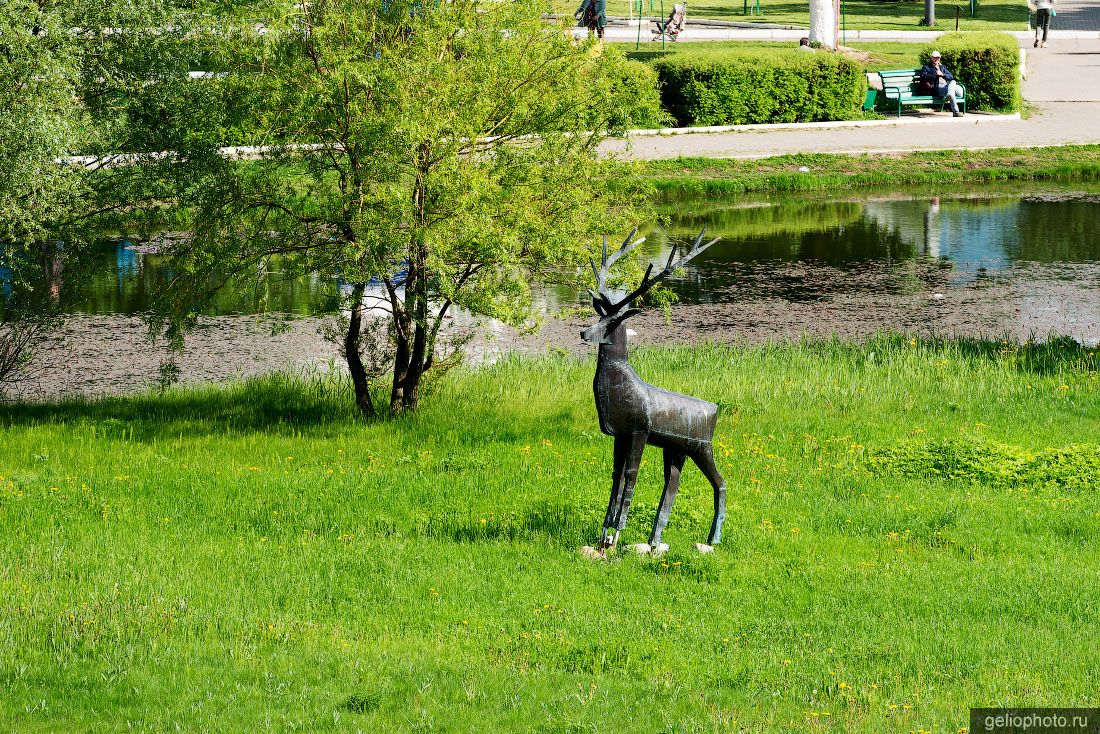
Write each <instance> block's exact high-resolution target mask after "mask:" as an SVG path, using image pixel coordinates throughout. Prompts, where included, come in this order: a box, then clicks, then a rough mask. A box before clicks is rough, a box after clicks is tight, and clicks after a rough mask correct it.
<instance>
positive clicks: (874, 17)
mask: <svg viewBox="0 0 1100 734" xmlns="http://www.w3.org/2000/svg"><path fill="white" fill-rule="evenodd" d="M668 5H669V6H670V7H671V0H669V3H668ZM956 5H958V6H959V7H960V11H959V20H960V28H961V30H967V27H966V26H967V22H968V21H985V22H990V23H1006V24H1019V25H1020V27H1021V28H1022V27H1023V23H1024V22H1025V21H1026V20H1027V17H1028V16H1027V9H1026V8H1025V7H1024V6H1023V4H1022V3H1021V4H1020V5H1013V4H988V5H987V4H982V3H979V4H978V8H977V13H976V14H975V15H974V17H971V16H970V3H969V2H966V1H964V0H959V1H958V2H953V3H945V2H939V3H937V4H936V15H937V21H938V22H937V23H936V28H935V30H953V29H954V26H955V6H956ZM751 6H752V3H750V4H749V7H751ZM760 11H761V15H757V16H754V15H749V16H746V15H745V3H743V2H742V3H737V2H734V3H723V4H718V3H714V4H711V3H700V4H699V5H698V6H697V7H695V8H693V15H694V16H695V17H696V18H710V19H714V20H730V21H761V22H779V23H781V24H783V23H798V24H801V25H808V24H809V17H810V11H809V6H808V5H807V4H806V3H790V2H772V1H771V0H760ZM844 14H845V16H846V20H847V23H848V24H849V26H850V27H852V28H862V27H866V26H868V25H872V24H873V25H875V26H879V27H889V26H895V27H897V28H898V29H904V30H921V29H922V27H921V26H920V25H919V23H920V21H921V20H923V19H924V3H921V2H896V1H891V0H885V1H882V0H847V1H846V2H845V3H844ZM1059 17H1060V16H1059Z"/></svg>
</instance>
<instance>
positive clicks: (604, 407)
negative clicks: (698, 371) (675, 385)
mask: <svg viewBox="0 0 1100 734" xmlns="http://www.w3.org/2000/svg"><path fill="white" fill-rule="evenodd" d="M619 331H625V329H622V328H620V329H619ZM623 338H624V339H625V338H626V337H625V335H624V336H623ZM610 351H611V349H610V348H609V347H608V346H607V345H601V346H600V355H599V358H598V360H597V362H596V377H595V379H593V381H592V392H593V393H594V394H595V398H596V413H597V414H598V415H599V418H600V430H601V431H602V432H603V433H604V434H606V435H608V436H622V435H628V434H632V433H636V432H637V431H639V430H642V431H645V432H646V433H648V434H649V440H648V443H649V444H650V445H652V446H658V447H660V448H665V449H667V448H671V449H680V450H682V451H683V452H684V453H693V452H694V451H697V450H699V449H702V448H703V444H709V443H710V442H711V439H712V437H713V436H714V426H715V424H716V423H717V422H718V406H717V405H715V404H714V403H710V402H707V401H706V400H700V399H699V398H693V397H691V396H690V395H681V394H680V393H676V392H672V391H671V390H665V389H664V388H660V387H656V386H654V385H650V384H649V383H647V382H645V381H644V380H643V379H642V378H641V377H639V376H638V373H637V372H635V371H634V368H633V367H631V366H630V362H629V361H628V360H627V358H626V357H625V356H624V357H612V356H608V354H607V353H608V352H610Z"/></svg>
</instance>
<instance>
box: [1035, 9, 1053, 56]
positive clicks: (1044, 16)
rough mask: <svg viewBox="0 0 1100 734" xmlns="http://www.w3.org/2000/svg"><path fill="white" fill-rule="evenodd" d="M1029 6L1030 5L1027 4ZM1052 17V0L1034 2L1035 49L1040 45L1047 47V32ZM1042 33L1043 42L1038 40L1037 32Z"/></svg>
mask: <svg viewBox="0 0 1100 734" xmlns="http://www.w3.org/2000/svg"><path fill="white" fill-rule="evenodd" d="M1029 4H1030V3H1029ZM1053 15H1054V0H1035V48H1039V46H1040V44H1041V45H1042V47H1043V48H1046V47H1047V31H1049V30H1050V19H1051V17H1052V16H1053ZM1040 30H1042V31H1043V40H1042V41H1040V40H1039V31H1040Z"/></svg>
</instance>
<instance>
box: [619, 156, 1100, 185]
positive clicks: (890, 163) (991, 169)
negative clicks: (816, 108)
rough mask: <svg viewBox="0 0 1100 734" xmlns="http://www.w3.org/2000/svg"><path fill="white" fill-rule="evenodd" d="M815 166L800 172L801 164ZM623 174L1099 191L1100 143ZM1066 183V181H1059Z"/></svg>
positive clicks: (674, 166)
mask: <svg viewBox="0 0 1100 734" xmlns="http://www.w3.org/2000/svg"><path fill="white" fill-rule="evenodd" d="M803 167H805V168H808V169H809V172H801V171H800V170H799V169H800V168H803ZM611 171H612V172H613V174H614V175H617V176H619V177H621V178H625V177H628V176H629V177H635V178H638V179H642V180H645V181H647V182H648V183H649V184H651V185H652V186H654V187H655V188H656V189H657V190H659V191H662V192H666V193H677V192H688V193H693V194H703V193H707V194H735V193H744V192H766V191H821V192H828V191H833V192H836V191H846V190H850V189H855V188H861V187H870V186H877V187H890V186H895V187H896V186H904V185H916V184H922V185H928V184H935V185H938V186H962V185H965V184H968V183H996V182H1005V183H1010V182H1015V181H1051V182H1056V184H1057V185H1065V183H1067V182H1072V183H1073V186H1074V188H1078V189H1084V190H1088V191H1093V190H1095V189H1096V182H1097V181H1100V145H1070V146H1064V147H1053V148H993V149H990V150H978V151H967V154H966V155H965V156H960V155H959V154H958V152H957V151H953V150H942V151H918V152H914V153H897V154H888V153H887V154H860V155H838V154H832V153H804V154H795V155H785V156H773V157H769V158H761V159H757V160H737V159H717V158H671V159H668V160H658V161H638V162H631V163H618V164H615V166H614V167H613V168H612V169H611ZM1059 182H1060V183H1059Z"/></svg>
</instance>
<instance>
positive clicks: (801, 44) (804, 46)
mask: <svg viewBox="0 0 1100 734" xmlns="http://www.w3.org/2000/svg"><path fill="white" fill-rule="evenodd" d="M798 50H799V51H809V52H810V53H814V50H815V49H814V47H813V46H811V45H810V39H809V38H806V37H805V36H803V37H802V38H800V39H798Z"/></svg>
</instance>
